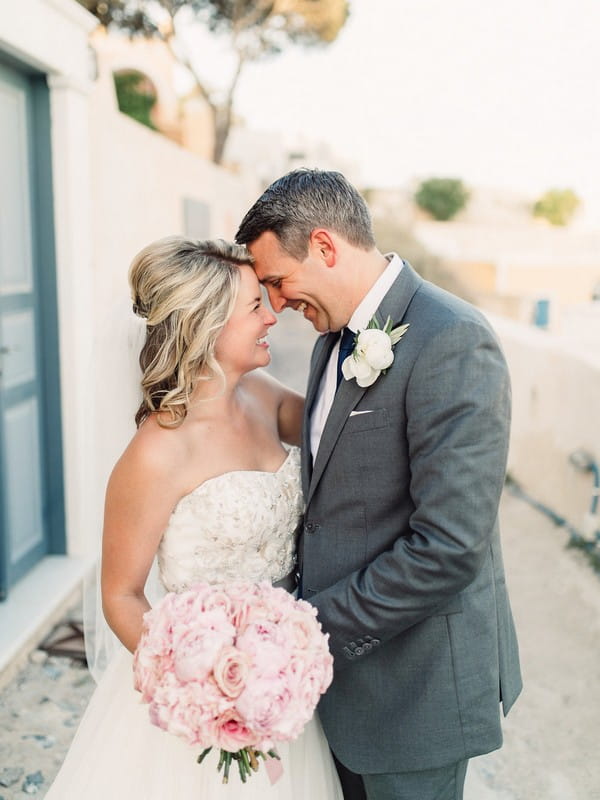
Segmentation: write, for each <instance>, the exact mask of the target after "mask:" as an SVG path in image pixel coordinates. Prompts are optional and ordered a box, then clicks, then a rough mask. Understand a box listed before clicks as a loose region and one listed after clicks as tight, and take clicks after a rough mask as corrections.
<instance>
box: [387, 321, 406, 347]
mask: <svg viewBox="0 0 600 800" xmlns="http://www.w3.org/2000/svg"><path fill="white" fill-rule="evenodd" d="M409 325H410V322H407V323H406V325H399V326H398V327H397V328H394V330H393V331H392V330H390V331H389V337H390V339H391V340H392V345H395V344H396V343H397V342H399V341H400V339H401V338H402V337H403V336H404V334H405V333H406V331H407V329H408V327H409Z"/></svg>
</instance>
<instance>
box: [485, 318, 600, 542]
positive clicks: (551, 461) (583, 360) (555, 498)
mask: <svg viewBox="0 0 600 800" xmlns="http://www.w3.org/2000/svg"><path fill="white" fill-rule="evenodd" d="M489 316H490V321H491V322H492V324H493V325H494V327H495V329H496V331H497V332H498V335H499V336H500V339H501V341H502V345H503V348H504V351H505V353H506V357H507V360H508V365H509V369H510V372H511V378H512V387H513V422H512V434H511V443H510V452H509V465H508V469H509V472H510V474H511V475H512V476H513V477H514V478H515V479H516V480H517V481H518V483H519V484H521V486H522V487H523V489H524V490H525V491H526V492H527V493H528V494H530V495H532V496H533V497H534V498H535V499H536V500H539V501H541V502H542V503H544V504H545V505H546V506H548V507H549V508H551V509H552V510H553V511H554V512H556V513H557V514H559V515H560V516H562V517H564V518H566V519H567V521H568V522H569V523H570V524H571V525H573V526H574V527H575V528H577V529H578V530H580V531H581V530H582V527H583V525H584V515H585V513H586V512H587V511H588V510H589V507H590V500H591V490H592V485H593V481H592V476H591V474H590V473H587V474H582V473H579V472H577V471H576V470H575V468H574V467H573V466H572V464H571V463H570V462H569V456H570V454H571V453H572V452H573V451H575V450H578V449H580V448H583V449H585V450H587V451H589V453H590V454H591V455H592V456H593V457H594V459H595V460H596V462H598V463H600V352H598V351H596V352H595V353H594V352H589V351H588V352H589V354H588V355H585V354H584V352H583V350H584V348H583V347H582V346H581V345H579V346H578V345H574V344H573V343H572V342H568V341H567V340H564V339H561V338H559V337H556V336H553V335H551V334H549V333H546V332H544V331H539V330H537V329H535V328H532V327H530V326H526V325H522V324H520V323H516V322H512V321H510V320H507V319H505V318H502V317H496V316H491V315H489Z"/></svg>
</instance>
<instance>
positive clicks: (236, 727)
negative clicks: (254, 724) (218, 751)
mask: <svg viewBox="0 0 600 800" xmlns="http://www.w3.org/2000/svg"><path fill="white" fill-rule="evenodd" d="M211 732H212V735H213V736H214V739H215V741H216V746H217V747H221V748H223V750H229V752H231V753H235V752H236V751H237V750H241V749H242V747H249V746H250V745H253V744H254V743H255V742H256V740H257V737H256V734H255V733H254V732H253V731H252V730H251V728H250V727H249V726H248V725H247V724H246V723H245V722H244V721H243V720H242V718H241V717H240V715H239V714H238V713H237V712H236V711H235V710H234V709H228V710H227V711H225V712H223V714H221V715H220V716H219V717H218V718H217V719H216V720H214V721H213V723H212V725H211Z"/></svg>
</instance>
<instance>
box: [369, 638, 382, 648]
mask: <svg viewBox="0 0 600 800" xmlns="http://www.w3.org/2000/svg"><path fill="white" fill-rule="evenodd" d="M371 644H372V645H374V646H375V647H377V645H378V644H381V639H371Z"/></svg>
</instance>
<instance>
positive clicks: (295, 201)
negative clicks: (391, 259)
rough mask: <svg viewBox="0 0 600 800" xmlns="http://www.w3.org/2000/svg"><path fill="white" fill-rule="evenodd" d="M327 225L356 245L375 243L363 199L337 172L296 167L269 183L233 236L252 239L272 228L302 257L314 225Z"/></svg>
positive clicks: (367, 247) (243, 240) (364, 246)
mask: <svg viewBox="0 0 600 800" xmlns="http://www.w3.org/2000/svg"><path fill="white" fill-rule="evenodd" d="M321 227H323V228H329V229H330V230H332V231H335V232H336V233H338V234H339V235H340V236H342V237H343V238H344V239H346V241H348V242H349V243H350V244H352V245H354V246H355V247H360V248H361V249H363V250H371V249H372V248H373V247H375V238H374V236H373V226H372V223H371V215H370V214H369V209H368V208H367V204H366V203H365V201H364V200H363V198H362V197H361V196H360V194H359V193H358V191H357V190H356V189H355V188H354V186H352V184H351V183H350V182H349V181H348V180H347V179H346V178H345V177H344V176H343V175H342V174H341V173H340V172H330V171H325V170H319V169H295V170H293V171H292V172H288V173H287V175H284V176H283V177H282V178H279V179H278V180H276V181H275V182H274V183H272V184H271V185H270V186H269V187H268V188H267V189H266V190H265V191H264V192H263V194H262V195H261V196H260V197H259V198H258V200H257V201H256V202H255V203H254V205H253V206H252V208H251V209H250V210H249V211H248V213H247V214H246V216H245V217H244V219H243V220H242V222H241V224H240V227H239V229H238V232H237V233H236V236H235V240H236V242H237V243H238V244H252V242H254V241H256V239H258V237H259V236H261V235H262V234H263V233H265V231H272V232H273V233H274V234H275V235H276V236H277V238H278V239H279V242H280V244H281V246H282V247H283V249H284V250H285V251H286V252H287V253H288V254H289V255H291V256H292V257H293V258H296V259H298V260H300V261H302V260H304V259H305V258H306V255H307V253H308V240H309V237H310V234H311V233H312V231H313V230H314V229H315V228H321Z"/></svg>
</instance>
